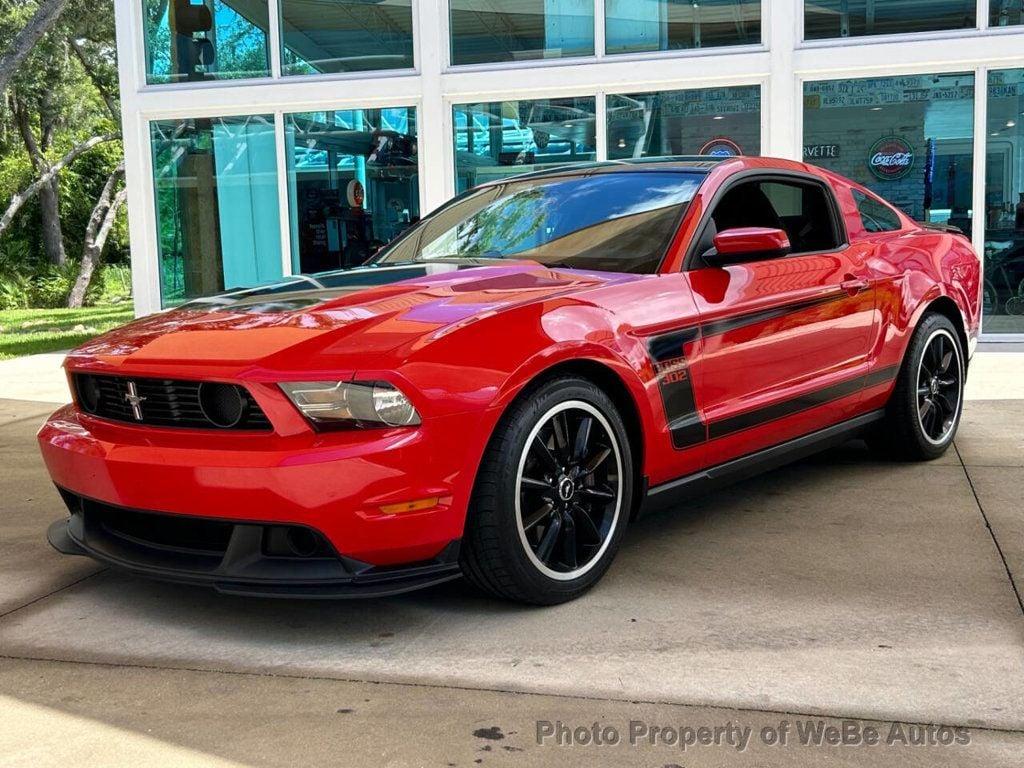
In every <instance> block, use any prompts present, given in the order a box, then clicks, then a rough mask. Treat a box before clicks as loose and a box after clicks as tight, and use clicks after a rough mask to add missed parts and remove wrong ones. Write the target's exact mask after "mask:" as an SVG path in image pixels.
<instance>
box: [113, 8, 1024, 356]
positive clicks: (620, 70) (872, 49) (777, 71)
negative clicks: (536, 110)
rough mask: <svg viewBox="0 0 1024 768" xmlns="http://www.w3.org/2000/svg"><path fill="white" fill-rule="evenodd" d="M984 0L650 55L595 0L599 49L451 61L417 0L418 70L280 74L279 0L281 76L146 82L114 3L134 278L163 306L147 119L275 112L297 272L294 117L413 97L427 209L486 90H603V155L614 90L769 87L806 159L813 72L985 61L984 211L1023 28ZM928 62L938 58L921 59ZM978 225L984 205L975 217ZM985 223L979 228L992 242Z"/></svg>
mask: <svg viewBox="0 0 1024 768" xmlns="http://www.w3.org/2000/svg"><path fill="white" fill-rule="evenodd" d="M976 1H977V16H978V26H977V28H974V29H968V30H955V31H943V32H935V33H928V32H924V33H915V34H908V35H901V36H892V35H886V36H870V37H856V38H846V39H840V40H825V41H821V40H815V41H804V39H803V34H804V33H803V4H802V2H803V0H762V4H761V8H762V18H761V43H760V44H756V45H742V46H727V47H723V48H702V49H689V50H680V51H658V52H652V53H642V54H615V55H607V54H606V53H605V52H604V50H603V49H604V39H605V26H604V18H605V14H604V0H594V20H595V30H594V43H595V52H594V55H593V56H587V57H580V58H573V59H542V60H537V61H528V62H511V63H497V64H484V65H465V66H452V65H451V62H450V50H451V48H450V43H449V15H448V0H412V11H413V37H414V39H413V57H414V68H413V69H411V70H388V71H382V72H358V73H345V74H339V75H315V76H291V77H283V76H281V60H280V58H281V57H280V34H279V30H278V29H277V20H278V19H279V16H280V14H279V0H268V5H269V7H268V15H269V18H270V20H271V29H270V30H269V34H268V44H269V45H270V60H271V76H270V77H267V78H259V79H249V80H225V81H211V82H203V83H177V84H168V85H147V84H146V75H145V52H144V49H143V46H144V38H143V28H142V1H141V0H114V6H115V13H116V27H117V49H118V59H119V61H120V70H119V78H120V86H121V101H122V109H123V114H124V119H123V128H124V147H125V162H126V183H127V186H128V195H129V197H128V201H129V202H128V218H129V232H130V236H131V245H132V266H133V271H132V281H133V288H134V292H135V303H136V311H137V312H138V313H139V314H146V313H150V312H154V311H157V310H159V309H160V286H159V274H158V273H159V269H158V252H157V240H156V210H155V205H154V202H155V201H154V192H153V184H152V173H153V169H152V162H151V155H150V146H149V121H151V120H159V119H170V118H187V117H220V116H228V115H240V114H256V113H259V114H273V115H274V117H275V132H276V135H277V139H278V157H277V167H278V184H279V193H280V195H281V200H282V203H281V208H282V213H281V224H282V226H281V240H282V242H281V246H282V249H283V254H282V266H286V269H287V271H286V274H287V273H288V272H290V270H291V247H290V245H291V244H290V242H289V240H290V231H291V230H290V224H289V223H288V222H287V217H288V206H287V179H286V176H285V174H284V169H285V166H286V163H285V158H284V156H283V152H284V141H283V139H284V127H283V117H282V116H283V115H284V114H285V113H288V112H305V111H316V110H321V109H346V108H363V109H374V108H384V107H415V108H416V110H417V127H418V133H419V135H418V145H419V155H420V169H419V170H420V207H421V210H422V212H423V213H427V212H429V211H431V210H433V209H434V208H436V207H437V206H438V205H440V204H441V203H443V202H444V201H445V200H446V199H448V198H449V197H450V196H451V195H452V194H454V191H455V165H454V151H453V149H454V130H453V125H452V106H453V105H454V104H458V103H465V102H472V101H477V100H493V101H499V100H525V99H544V98H554V97H566V96H592V97H594V98H595V100H596V102H595V103H596V106H597V110H596V114H597V119H598V121H599V122H598V125H597V157H598V159H604V158H606V157H607V147H606V138H605V125H604V121H605V114H606V103H605V96H606V95H607V94H609V93H629V92H641V91H662V90H665V91H667V90H686V89H691V88H708V87H725V86H749V85H760V86H761V152H762V154H765V155H774V156H778V157H787V158H791V159H794V160H800V159H801V157H802V138H803V108H802V105H803V85H804V83H805V82H808V81H813V80H831V79H853V78H859V77H888V76H899V75H909V74H932V73H942V72H973V73H974V78H975V86H976V87H975V100H974V121H975V122H974V182H975V183H974V200H973V202H974V210H975V211H976V212H980V211H983V210H984V179H985V139H986V135H987V134H986V126H985V120H986V107H987V77H988V72H989V70H991V69H1012V68H1024V25H1021V26H1018V27H1002V28H998V27H997V28H991V27H989V26H988V13H989V10H988V9H989V3H988V0H976ZM922 62H927V63H922ZM975 216H976V218H977V219H978V223H979V225H980V224H981V223H982V220H983V215H981V216H979V215H978V214H977V213H976V214H975ZM983 238H984V228H983V227H982V226H976V227H974V245H975V248H976V249H978V251H979V253H981V252H982V250H983V249H982V246H983ZM983 338H984V340H986V341H1024V333H1022V334H985V333H984V329H983Z"/></svg>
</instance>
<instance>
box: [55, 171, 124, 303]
mask: <svg viewBox="0 0 1024 768" xmlns="http://www.w3.org/2000/svg"><path fill="white" fill-rule="evenodd" d="M123 176H124V161H122V162H121V163H120V165H118V166H117V168H115V169H114V171H113V172H112V173H111V174H110V176H109V177H108V178H107V183H106V184H104V185H103V191H102V192H100V197H99V199H98V200H97V201H96V205H95V207H94V208H93V209H92V215H90V216H89V224H88V225H87V226H86V228H85V244H84V245H83V246H82V263H81V266H80V267H79V268H78V278H77V279H76V280H75V284H74V286H72V288H71V293H70V294H69V295H68V307H69V308H70V309H77V308H78V307H81V306H82V305H83V304H85V297H86V295H87V294H88V293H89V286H90V285H91V284H92V278H93V275H94V274H95V272H96V268H97V267H98V266H99V265H100V260H101V258H102V256H103V247H104V246H105V245H106V244H107V235H109V234H110V228H111V227H113V226H114V220H115V219H116V218H117V211H118V209H119V208H120V207H121V205H122V204H123V203H124V201H125V198H126V197H127V194H128V191H127V190H126V189H125V188H123V187H122V188H121V189H120V190H118V192H117V194H116V195H113V197H111V195H112V194H113V192H114V189H116V188H117V185H118V182H120V180H121V178H122V177H123Z"/></svg>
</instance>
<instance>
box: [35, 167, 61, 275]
mask: <svg viewBox="0 0 1024 768" xmlns="http://www.w3.org/2000/svg"><path fill="white" fill-rule="evenodd" d="M39 217H40V220H41V221H40V223H41V228H42V230H43V248H44V250H45V251H46V258H47V259H49V261H50V263H51V264H57V265H61V264H63V263H64V262H65V261H67V254H66V253H65V252H64V232H63V231H62V229H61V225H60V197H59V193H58V187H57V177H56V176H54V177H53V178H52V179H50V182H49V183H48V184H44V185H43V186H42V189H40V190H39Z"/></svg>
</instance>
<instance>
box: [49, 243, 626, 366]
mask: <svg viewBox="0 0 1024 768" xmlns="http://www.w3.org/2000/svg"><path fill="white" fill-rule="evenodd" d="M641 277H643V276H642V275H629V274H617V273H597V272H585V271H580V270H566V269H553V268H548V267H544V266H542V265H539V264H537V263H536V262H505V263H502V264H501V265H500V266H499V265H496V266H475V265H473V264H472V263H470V264H467V263H465V262H461V263H452V262H441V263H431V264H408V265H396V266H379V267H360V268H355V269H349V270H342V271H338V272H331V273H323V274H318V275H313V276H309V277H305V276H300V277H296V278H290V279H288V280H287V281H285V282H282V283H279V284H275V285H269V286H264V287H259V288H252V289H246V290H239V291H231V292H227V293H224V294H221V295H219V296H213V297H209V298H204V299H199V300H196V301H193V302H190V303H189V304H185V305H183V306H181V307H179V308H177V309H173V310H169V311H166V312H162V313H158V314H155V315H151V316H149V317H145V318H142V319H140V320H136V321H135V322H133V323H130V324H128V325H126V326H123V327H121V328H118V329H116V330H114V331H111V332H109V333H107V334H105V335H103V336H100V337H97V338H96V339H93V340H92V341H90V342H87V343H86V344H84V345H83V346H81V347H79V348H78V349H77V350H75V351H74V352H72V353H71V355H69V361H68V362H69V365H72V366H75V365H88V366H89V367H97V366H99V367H106V366H114V367H119V366H121V365H129V366H131V365H133V364H136V363H137V364H140V365H146V364H160V363H173V364H177V365H185V366H187V365H191V364H202V363H204V362H205V363H208V364H213V363H221V364H225V365H234V366H237V365H242V364H250V365H254V364H259V365H261V366H264V367H267V368H278V369H280V368H282V367H287V366H288V363H287V361H286V360H276V359H275V358H276V356H278V355H281V356H285V355H286V354H287V356H289V357H290V358H291V359H292V364H294V361H295V358H293V357H292V356H294V355H296V353H299V354H301V356H302V358H301V359H305V360H306V361H308V362H310V363H312V361H313V360H314V358H315V359H316V360H317V361H318V362H317V363H315V364H313V365H311V367H319V365H324V366H325V367H338V366H346V365H350V364H354V365H358V364H359V363H366V362H368V361H369V360H370V359H372V358H373V357H374V356H375V355H380V354H382V353H388V352H392V351H394V350H398V349H399V348H403V347H406V346H408V345H410V344H418V343H422V342H423V341H424V340H428V341H429V338H431V337H438V336H440V335H443V334H445V333H448V332H450V331H451V330H452V329H454V328H456V327H458V326H459V325H462V324H466V323H471V322H475V321H476V320H479V319H480V318H483V317H486V316H489V315H491V314H494V313H497V312H502V311H506V310H508V309H511V308H513V307H517V306H522V305H523V304H528V303H533V302H541V301H545V300H549V299H552V298H556V297H562V296H569V295H575V294H579V293H580V292H583V291H587V290H590V289H593V288H598V287H601V286H605V285H609V284H613V283H621V282H628V281H631V280H636V279H639V278H641Z"/></svg>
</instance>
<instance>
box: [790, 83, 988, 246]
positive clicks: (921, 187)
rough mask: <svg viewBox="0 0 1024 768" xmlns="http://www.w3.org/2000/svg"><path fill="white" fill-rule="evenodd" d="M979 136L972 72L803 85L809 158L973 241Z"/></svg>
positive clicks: (922, 218) (805, 154)
mask: <svg viewBox="0 0 1024 768" xmlns="http://www.w3.org/2000/svg"><path fill="white" fill-rule="evenodd" d="M973 135H974V75H973V73H970V72H964V73H958V74H943V75H909V76H900V77H877V78H864V79H859V80H828V81H823V82H811V83H805V84H804V141H803V143H804V147H803V157H804V160H806V161H807V162H809V163H813V164H815V165H820V166H823V167H825V168H830V169H832V170H834V171H837V172H838V173H841V174H843V175H844V176H847V177H849V178H851V179H853V180H855V181H858V182H860V183H861V184H863V185H864V186H866V187H868V188H869V189H871V190H872V191H873V192H875V193H876V194H877V195H879V196H880V197H882V198H883V199H885V200H887V201H888V202H890V203H892V204H893V205H895V206H896V207H898V208H901V209H903V210H904V211H905V212H906V213H907V214H908V215H910V216H911V217H912V218H914V219H917V220H918V221H928V222H937V223H948V224H951V225H953V226H956V227H959V228H960V229H962V230H963V231H964V232H965V233H966V234H967V235H968V237H969V236H970V234H971V217H972V211H971V190H972V175H973V156H974V153H973V144H972V137H973Z"/></svg>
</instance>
